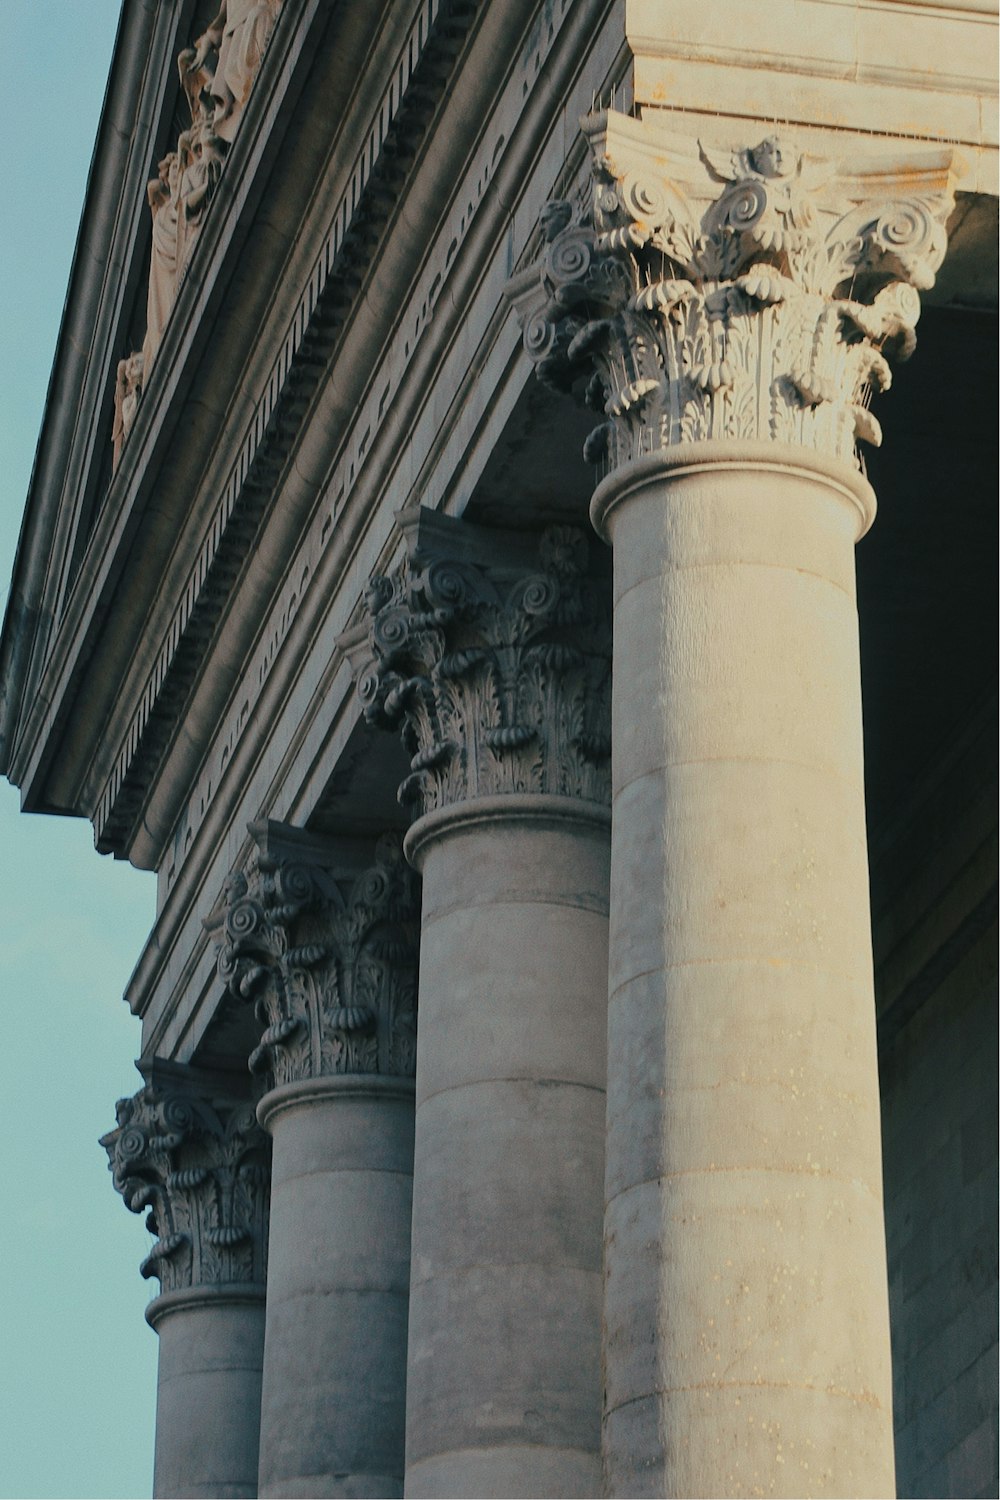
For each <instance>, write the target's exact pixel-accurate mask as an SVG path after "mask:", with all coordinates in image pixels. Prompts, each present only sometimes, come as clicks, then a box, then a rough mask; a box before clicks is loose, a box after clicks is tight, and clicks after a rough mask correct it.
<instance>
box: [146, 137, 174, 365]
mask: <svg viewBox="0 0 1000 1500" xmlns="http://www.w3.org/2000/svg"><path fill="white" fill-rule="evenodd" d="M146 197H147V200H148V202H149V210H150V213H151V214H152V216H153V238H152V248H151V251H150V258H149V288H148V291H147V294H146V337H145V339H144V340H143V345H142V357H143V373H144V375H145V377H146V378H147V379H148V378H149V372H150V370H151V369H152V365H153V360H154V359H155V357H156V351H157V349H158V348H159V347H160V340H161V338H162V337H163V330H164V328H165V327H166V323H167V319H168V317H169V316H170V309H171V308H172V307H173V305H174V298H175V297H176V295H177V273H178V262H177V248H178V211H179V206H180V157H179V156H178V153H177V152H176V151H171V152H169V153H168V154H167V155H166V156H165V157H164V158H163V160H162V161H161V162H160V163H159V165H158V168H157V175H156V176H155V177H154V178H153V179H152V181H151V182H149V183H148V185H147V187H146Z"/></svg>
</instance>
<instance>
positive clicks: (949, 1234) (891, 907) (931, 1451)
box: [874, 739, 998, 1496]
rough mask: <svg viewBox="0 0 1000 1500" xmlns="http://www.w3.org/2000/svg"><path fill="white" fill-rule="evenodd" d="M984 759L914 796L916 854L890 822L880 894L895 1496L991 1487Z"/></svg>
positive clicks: (989, 859)
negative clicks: (890, 868)
mask: <svg viewBox="0 0 1000 1500" xmlns="http://www.w3.org/2000/svg"><path fill="white" fill-rule="evenodd" d="M979 744H980V746H981V744H982V741H981V739H980V741H979ZM981 765H982V756H981V754H977V753H976V747H975V746H974V745H973V746H971V747H970V746H969V745H968V744H967V746H966V748H965V749H964V750H963V752H962V753H961V754H960V755H959V756H958V758H957V759H956V760H955V762H954V763H953V768H952V770H953V774H952V775H951V776H950V777H949V778H948V780H947V783H946V784H940V783H939V785H938V786H937V787H936V788H935V790H934V792H933V794H932V795H931V796H930V798H929V799H926V800H924V801H923V812H924V817H923V818H922V819H921V823H922V826H923V839H924V841H925V843H924V847H925V854H924V858H923V860H913V859H912V850H908V849H907V844H908V842H909V840H908V837H907V835H906V833H905V832H904V833H902V834H901V835H900V836H899V837H898V839H897V841H896V844H897V854H896V857H897V864H896V867H897V869H900V870H903V869H906V870H907V874H906V876H905V878H904V879H903V881H902V883H901V885H899V886H898V887H897V891H896V895H895V899H893V900H892V901H891V903H887V904H886V907H885V908H884V910H883V912H882V913H881V922H880V921H879V916H880V913H879V912H878V909H877V908H876V957H877V961H878V967H877V991H878V996H879V1003H880V1067H881V1075H882V1110H883V1157H884V1173H885V1206H886V1235H887V1240H888V1258H889V1298H890V1307H891V1320H892V1352H893V1385H894V1391H893V1400H894V1414H895V1429H896V1465H897V1487H898V1494H899V1495H901V1496H923V1495H927V1496H977V1495H994V1496H995V1495H996V1494H997V1490H998V1480H997V1453H998V1440H997V1317H998V1310H997V961H996V955H997V929H996V886H995V884H994V881H995V869H996V864H995V836H989V837H987V838H985V839H984V838H983V827H984V824H983V818H982V814H983V796H984V792H983V791H982V790H979V789H978V788H981V786H982V782H981V780H980V777H979V775H978V774H977V770H978V767H979V766H981ZM985 795H991V794H989V793H985ZM911 826H912V825H911ZM987 826H988V825H987ZM993 827H995V823H994V824H993ZM935 830H939V837H937V838H936V837H935V836H934V834H935ZM975 830H978V832H976V831H975ZM874 883H875V884H876V888H877V880H876V882H874ZM879 960H880V961H879Z"/></svg>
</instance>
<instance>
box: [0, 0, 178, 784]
mask: <svg viewBox="0 0 1000 1500" xmlns="http://www.w3.org/2000/svg"><path fill="white" fill-rule="evenodd" d="M192 5H193V0H186V3H185V4H182V5H179V6H174V7H170V6H164V5H159V4H157V3H156V0H136V3H135V4H129V5H127V6H123V8H122V14H121V18H120V21H119V27H118V34H117V37H116V40H115V50H114V55H113V60H112V64H111V70H110V73H109V76H108V82H107V86H106V90H105V97H104V104H103V107H102V111H101V122H100V127H99V130H98V135H97V140H96V142H95V145H94V152H93V156H92V158H91V165H90V171H89V174H88V179H87V189H86V194H85V198H84V208H83V213H82V216H81V220H80V227H79V230H78V232H77V239H76V246H75V249H74V253H73V261H72V266H71V269H70V277H69V285H68V288H67V293H66V301H65V305H64V308H63V313H62V318H61V320H60V326H59V336H58V341H57V345H56V352H55V357H54V360H53V365H52V370H51V374H50V376H49V384H48V389H47V392H46V400H45V413H44V418H43V423H42V429H41V432H40V434H39V438H38V445H37V448H36V451H35V459H34V463H33V466H32V472H31V479H30V483H29V490H28V498H27V502H26V505H25V512H24V518H23V520H22V524H21V531H20V535H19V538H18V545H17V552H16V555H15V560H14V568H13V575H12V580H11V588H10V596H9V600H8V604H7V608H6V613H5V617H4V622H3V632H2V636H0V771H2V772H3V774H6V775H10V776H11V777H12V779H13V780H14V781H15V783H18V782H19V775H20V774H21V772H20V766H21V764H22V763H23V760H24V756H25V748H24V747H25V741H26V739H27V740H29V741H30V732H29V731H28V729H27V726H26V721H27V720H29V718H30V716H31V714H32V711H33V710H35V709H37V703H38V692H37V688H38V682H39V677H40V675H41V673H42V669H43V666H44V660H45V656H46V651H47V648H48V645H49V641H50V638H51V635H52V632H53V630H54V628H55V625H56V623H57V620H58V601H59V595H60V594H61V591H62V583H61V576H62V573H63V570H64V564H65V559H66V554H67V551H68V548H69V546H70V545H71V540H72V538H71V537H70V536H68V535H67V533H68V532H71V531H72V529H73V528H72V522H73V520H74V518H75V515H76V513H77V511H78V509H79V506H80V504H81V503H82V502H83V498H84V497H83V495H82V494H78V493H74V492H73V486H74V484H75V485H76V486H77V487H78V488H79V486H80V485H81V476H80V469H81V466H82V467H83V468H84V469H86V467H87V466H88V465H89V464H90V463H91V462H92V450H93V444H94V441H95V440H96V436H97V433H98V431H99V429H100V428H101V425H102V424H101V409H102V405H106V399H105V398H106V379H105V376H106V371H107V367H108V366H109V364H110V362H111V361H112V359H113V356H114V345H115V340H116V339H118V338H120V337H121V336H122V335H121V334H120V333H119V329H120V326H121V324H122V322H123V320H124V319H125V318H126V317H127V308H128V305H129V303H130V300H131V295H132V294H133V293H134V285H135V278H134V274H133V272H132V268H131V266H130V262H131V261H134V259H135V254H134V245H135V240H136V238H137V235H138V233H139V225H140V222H141V216H142V206H143V205H142V198H143V179H144V177H145V175H146V168H147V158H148V156H149V154H150V152H151V151H152V149H153V145H152V143H153V141H154V139H155V138H156V137H157V135H158V134H160V133H162V129H163V118H164V114H165V111H166V109H167V108H168V106H167V104H166V102H165V96H166V95H167V94H168V93H169V85H170V77H171V73H172V69H173V66H174V63H173V54H174V51H175V50H176V48H175V43H176V39H177V35H178V33H179V29H180V27H181V26H183V25H185V24H186V22H187V17H188V15H189V13H190V11H191V9H192ZM136 274H137V273H136ZM85 487H86V486H85V483H84V488H85Z"/></svg>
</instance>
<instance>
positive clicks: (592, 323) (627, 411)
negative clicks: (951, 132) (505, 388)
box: [515, 113, 954, 470]
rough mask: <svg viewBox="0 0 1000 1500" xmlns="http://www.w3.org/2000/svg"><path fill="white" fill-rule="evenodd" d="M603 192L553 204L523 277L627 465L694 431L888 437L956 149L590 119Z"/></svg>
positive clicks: (569, 369)
mask: <svg viewBox="0 0 1000 1500" xmlns="http://www.w3.org/2000/svg"><path fill="white" fill-rule="evenodd" d="M586 132H587V135H588V137H589V142H590V146H591V150H592V152H593V184H592V190H591V191H590V192H589V193H588V194H587V196H586V198H585V200H584V201H583V202H582V203H580V204H577V205H574V204H573V203H571V202H569V201H553V202H552V203H550V204H549V206H548V208H547V210H546V212H545V215H544V219H543V230H544V234H545V239H546V242H547V248H546V250H545V254H544V256H543V257H542V259H541V261H540V263H539V265H538V267H537V270H535V271H533V272H528V273H526V274H525V275H524V276H523V277H522V278H519V280H518V281H517V283H516V284H515V286H516V296H517V303H518V312H519V316H520V317H521V319H522V321H523V324H524V347H525V349H526V350H527V352H528V354H529V356H530V357H531V359H532V360H533V361H534V362H535V364H536V366H537V368H538V373H539V375H540V376H541V377H542V378H543V379H545V380H547V381H550V382H552V383H553V384H554V385H556V386H557V387H558V388H562V389H569V388H570V387H571V386H572V385H573V384H574V382H576V381H579V382H580V383H581V386H584V385H585V388H586V389H585V399H586V400H587V402H588V403H589V404H590V405H592V406H593V407H594V408H595V409H596V410H598V411H599V412H601V413H602V414H603V416H604V418H605V420H604V421H603V422H602V423H601V425H600V426H599V427H597V428H596V429H595V430H594V432H593V433H592V434H591V436H590V438H589V439H588V442H587V447H586V452H587V456H588V457H590V458H592V459H593V460H594V461H595V462H598V463H601V464H603V465H604V466H605V467H606V469H608V470H611V469H615V468H618V467H620V466H621V465H623V464H626V463H628V462H629V461H630V460H631V459H634V458H639V457H641V456H642V455H643V454H648V453H655V452H659V451H662V450H663V449H664V448H666V447H669V446H671V445H673V444H678V443H696V442H703V441H718V440H728V441H741V440H761V441H771V442H780V443H792V444H795V445H797V446H801V447H803V448H806V449H812V450H815V451H817V452H818V453H821V454H825V455H827V456H829V457H831V458H842V459H848V460H850V459H851V458H852V456H853V453H854V444H855V441H856V440H857V439H863V440H864V441H866V442H872V443H875V444H878V443H879V442H880V441H881V430H880V428H879V425H878V423H877V421H876V420H875V418H874V417H873V415H872V413H871V411H870V410H869V400H870V396H871V392H872V391H873V390H885V389H887V388H888V385H889V383H890V379H891V375H890V370H889V366H888V363H887V361H886V357H885V354H886V352H890V351H894V352H896V353H898V355H899V357H901V358H904V359H905V358H906V357H907V356H908V355H909V354H910V353H911V352H912V350H913V348H914V345H915V342H916V339H915V334H914V325H915V323H916V321H917V318H918V317H919V314H920V298H919V295H918V292H919V291H920V290H925V289H926V288H928V287H930V286H932V285H933V283H934V276H935V273H936V271H937V270H938V268H939V266H940V265H941V262H942V260H943V259H944V252H945V244H946V239H945V233H944V224H945V221H946V219H947V217H948V214H949V212H950V211H951V208H952V206H953V202H954V199H953V194H952V185H951V157H950V154H949V153H948V152H944V153H942V152H940V151H936V150H935V151H929V152H926V153H925V154H924V155H923V156H921V155H920V154H918V153H915V152H914V153H912V154H910V155H908V156H904V155H902V154H901V155H900V156H899V157H898V158H891V157H890V158H888V159H881V160H880V159H878V158H871V159H869V160H868V161H865V160H864V159H863V158H858V159H857V160H847V161H834V160H823V159H822V158H818V157H815V156H813V155H811V154H810V153H809V152H807V151H804V150H802V149H801V148H800V147H798V146H797V145H796V144H795V143H794V142H793V141H792V140H790V139H786V138H785V137H783V136H777V135H772V136H768V137H766V138H765V139H764V140H762V141H759V142H758V143H757V144H755V145H747V146H742V147H739V148H729V147H717V146H713V145H709V144H707V143H705V142H701V141H698V142H694V141H691V140H688V139H684V138H682V137H672V136H670V135H669V134H667V133H666V132H664V131H662V130H661V129H657V128H656V127H655V126H650V125H647V124H645V123H639V122H637V121H633V120H630V119H627V118H625V117H623V116H616V115H614V114H610V113H609V114H607V115H603V116H601V115H598V116H595V117H593V119H591V120H590V121H589V122H586Z"/></svg>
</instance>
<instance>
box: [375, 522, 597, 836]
mask: <svg viewBox="0 0 1000 1500" xmlns="http://www.w3.org/2000/svg"><path fill="white" fill-rule="evenodd" d="M400 524H401V526H402V529H403V532H404V535H405V537H406V542H407V555H406V558H405V560H404V562H403V564H402V566H401V567H400V568H399V569H398V570H397V571H396V572H395V573H394V574H393V575H392V577H389V578H386V577H376V578H374V579H373V580H372V584H371V586H370V588H369V590H368V594H367V599H366V603H367V620H368V632H367V637H366V639H365V641H364V642H360V641H355V642H353V643H352V645H353V653H352V654H353V655H354V657H355V667H356V670H357V674H358V677H359V686H358V691H359V694H360V697H361V699H362V702H363V703H364V704H365V713H366V717H367V718H368V719H369V721H370V722H372V723H374V724H377V725H380V726H381V727H384V728H390V729H392V728H397V729H399V731H400V733H401V736H402V739H403V743H404V745H405V746H406V749H407V750H408V751H409V753H410V757H411V759H410V766H411V771H410V775H409V776H408V777H407V778H406V779H405V780H404V782H403V784H402V786H401V787H400V790H399V797H400V801H401V802H404V803H412V804H413V805H414V807H415V810H416V812H417V814H418V816H422V815H426V814H429V813H433V812H436V811H438V810H439V809H443V808H449V807H455V806H458V805H459V804H463V803H465V802H468V801H470V800H474V799H479V798H492V797H504V796H517V795H522V794H528V795H531V794H535V795H538V794H545V795H550V796H551V795H554V796H562V797H573V798H579V799H582V800H583V801H585V802H588V803H599V804H602V805H603V804H606V803H607V802H608V800H609V797H610V784H609V764H610V750H611V736H610V729H609V723H610V703H609V700H610V677H611V626H610V590H609V589H606V588H604V587H603V586H602V581H601V580H599V579H595V578H593V577H592V576H591V574H590V556H589V546H590V544H589V541H588V538H587V536H586V534H585V533H584V532H582V531H579V530H577V529H576V528H574V527H570V526H552V527H549V528H548V529H547V530H546V531H544V532H542V533H541V534H540V535H539V536H537V537H530V536H522V537H520V538H513V537H508V536H506V535H505V534H504V533H500V532H489V531H487V530H485V529H484V528H479V527H476V526H473V525H470V524H469V523H468V522H465V521H454V520H452V519H451V518H449V517H444V516H438V515H435V514H433V513H431V512H429V511H415V512H412V513H410V514H408V515H406V516H403V517H401V519H400Z"/></svg>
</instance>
